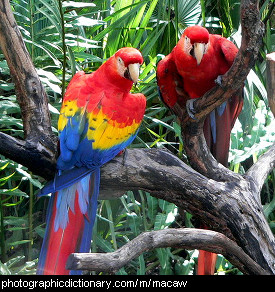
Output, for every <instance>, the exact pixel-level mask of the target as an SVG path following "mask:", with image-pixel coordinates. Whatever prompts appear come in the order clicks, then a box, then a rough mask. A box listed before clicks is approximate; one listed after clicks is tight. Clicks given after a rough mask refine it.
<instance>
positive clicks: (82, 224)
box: [37, 167, 100, 275]
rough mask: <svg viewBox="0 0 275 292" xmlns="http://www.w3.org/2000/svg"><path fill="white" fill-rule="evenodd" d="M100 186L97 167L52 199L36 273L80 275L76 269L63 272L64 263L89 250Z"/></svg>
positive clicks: (54, 195)
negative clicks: (74, 255) (70, 255)
mask: <svg viewBox="0 0 275 292" xmlns="http://www.w3.org/2000/svg"><path fill="white" fill-rule="evenodd" d="M99 185H100V168H99V167H98V168H95V169H94V170H93V171H90V172H89V173H88V175H86V176H85V177H83V178H82V179H80V180H78V181H77V182H76V183H74V184H73V185H71V186H69V187H68V188H65V189H62V190H60V191H58V192H56V193H55V194H53V195H52V196H51V198H50V202H49V206H48V210H47V226H46V233H45V237H44V240H43V245H42V249H41V253H40V257H39V263H38V269H37V273H38V274H67V273H69V274H71V275H75V274H76V275H77V274H81V273H82V271H78V270H77V271H68V270H66V269H65V263H66V261H67V258H68V256H69V254H71V253H74V252H85V253H86V252H89V250H90V245H91V238H92V230H93V226H94V222H95V218H96V212H97V200H98V195H99ZM76 200H77V201H76ZM76 203H78V205H76ZM60 262H62V264H63V266H61V265H62V264H61V263H60Z"/></svg>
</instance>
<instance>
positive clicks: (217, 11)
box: [0, 0, 275, 275]
mask: <svg viewBox="0 0 275 292" xmlns="http://www.w3.org/2000/svg"><path fill="white" fill-rule="evenodd" d="M11 5H12V7H13V10H14V15H15V17H16V20H17V23H18V25H19V27H20V30H21V33H22V35H23V37H24V40H25V43H26V46H27V48H28V51H29V53H30V55H31V58H32V60H33V62H34V64H35V67H36V68H37V70H38V73H39V76H40V78H41V80H42V82H43V84H44V85H45V88H46V90H47V93H48V97H49V102H50V111H51V115H52V127H53V130H54V131H55V132H56V133H57V130H56V127H57V119H58V113H59V109H60V106H61V96H62V94H63V92H64V90H65V88H66V86H67V84H68V82H69V81H70V79H71V78H72V76H73V75H74V74H75V73H76V72H77V71H78V70H84V71H85V72H87V73H89V72H91V71H93V70H95V69H97V68H98V67H99V66H100V65H101V63H102V62H103V61H104V60H106V58H108V57H110V56H111V55H112V54H113V53H114V52H116V51H117V50H118V49H119V48H121V47H124V46H133V47H136V48H138V49H140V50H141V52H142V54H143V56H144V59H145V62H144V64H143V65H142V68H141V75H140V83H139V84H138V86H137V87H135V88H133V91H136V92H140V91H141V92H143V93H144V94H145V95H146V96H147V103H148V106H147V110H146V114H145V117H144V122H143V124H142V127H141V130H140V132H139V136H138V138H137V139H136V140H135V141H134V143H133V144H132V145H131V147H145V148H152V147H157V148H162V147H166V148H168V149H169V150H170V151H172V152H173V153H175V155H178V156H179V157H180V158H182V159H184V160H185V159H186V157H185V153H184V150H183V145H182V140H181V137H180V126H179V125H178V124H177V121H176V119H175V117H174V116H173V115H172V114H171V113H170V112H169V111H168V110H167V109H166V107H165V106H164V105H163V104H162V103H161V102H160V100H159V98H158V92H157V85H156V64H157V62H158V61H159V60H160V59H161V58H162V57H163V55H166V54H168V53H169V52H170V51H171V50H172V48H173V47H174V46H175V44H176V43H177V41H178V39H179V37H180V35H181V33H182V32H183V30H184V29H185V28H186V27H187V26H190V25H194V24H200V25H204V26H206V27H207V28H208V29H209V31H210V32H212V33H219V34H222V35H223V36H225V37H227V38H229V39H230V40H232V41H234V42H235V43H236V44H237V45H240V40H241V29H240V13H239V8H240V1H238V0H218V1H216V0H215V1H214V0H185V1H177V0H123V1H122V0H113V1H111V0H105V1H101V0H95V1H88V0H82V1H81V2H80V1H61V0H20V1H19V0H13V1H11ZM272 6H274V0H266V1H263V0H262V1H260V8H261V10H260V11H261V17H262V20H263V21H264V22H265V25H266V34H265V37H264V43H263V46H262V49H261V52H260V55H259V59H258V61H257V64H256V66H255V68H254V69H253V70H252V71H251V73H250V74H249V76H248V78H247V81H246V84H245V92H244V94H245V102H244V108H243V111H242V113H241V115H240V117H239V119H238V120H237V122H236V125H235V127H234V129H233V131H232V143H231V149H230V168H231V169H232V170H233V171H236V172H240V173H242V172H244V171H245V170H246V169H248V167H249V166H251V165H252V163H253V162H255V161H256V160H257V158H258V157H259V155H260V154H261V153H263V152H264V151H266V149H268V147H270V146H271V145H272V144H273V143H274V142H275V132H274V129H275V122H274V119H273V116H272V114H271V112H270V110H269V108H268V102H267V94H266V75H265V69H266V68H265V66H266V64H265V55H266V54H267V53H270V52H272V51H274V47H275V34H274V20H275V19H274V16H273V18H272V14H270V11H271V8H272ZM0 131H2V132H5V133H8V134H10V135H13V136H15V137H23V125H22V121H21V118H20V108H19V106H18V104H17V103H16V97H15V92H14V85H13V83H12V81H11V77H10V73H9V68H8V66H7V63H6V61H5V59H4V56H3V55H2V54H1V52H0ZM43 184H44V181H43V180H42V179H41V178H39V177H37V176H35V175H33V174H32V173H30V172H29V171H28V170H27V169H26V168H25V167H24V166H22V165H19V164H17V163H15V162H13V161H9V160H8V159H6V158H5V157H3V156H1V155H0V195H1V196H0V215H1V217H0V220H1V221H0V224H1V225H0V228H1V237H0V248H1V262H0V274H34V273H35V271H36V264H37V259H38V255H39V250H40V247H41V243H42V237H43V235H44V230H45V213H46V206H47V201H48V199H47V198H40V199H37V197H36V192H37V191H38V189H39V188H40V187H42V185H43ZM274 187H275V172H274V171H273V172H272V173H271V174H270V176H269V177H268V179H267V180H266V182H265V185H264V187H263V191H262V204H263V207H264V212H265V215H266V218H267V220H268V222H269V224H270V227H271V229H272V230H273V231H274V232H275V221H274V220H275V195H274ZM194 225H196V223H195V220H194V218H192V216H191V215H190V214H188V213H186V212H182V211H181V210H178V208H177V207H176V206H175V205H173V204H171V203H168V202H166V201H163V200H159V199H156V198H154V197H152V196H150V194H149V193H146V192H144V191H135V192H132V191H128V192H127V193H126V194H125V195H123V196H122V197H121V198H119V199H116V200H111V201H108V200H106V201H101V202H100V205H99V208H98V215H97V221H96V224H95V228H94V236H93V242H92V251H93V252H110V251H114V250H116V249H117V248H119V247H121V246H122V245H124V244H125V243H127V242H128V241H130V240H131V239H133V238H135V237H136V236H137V235H139V234H140V233H141V232H143V231H149V230H159V229H163V228H167V227H175V228H176V227H181V226H186V227H193V226H194ZM197 256H198V251H193V250H188V251H187V250H182V249H172V248H166V249H163V248H159V249H156V250H154V251H151V252H147V253H144V254H142V255H141V256H139V257H138V258H137V259H135V260H133V261H132V262H131V263H130V264H129V265H128V266H126V267H124V268H122V269H121V270H119V272H118V274H125V275H126V274H139V275H140V274H142V275H143V274H177V275H179V274H180V275H186V274H194V273H195V265H196V262H197ZM217 273H218V274H240V272H239V271H238V270H237V269H236V268H234V267H233V266H232V265H231V264H230V263H229V262H228V261H226V260H225V259H224V258H223V257H222V256H219V257H218V261H217Z"/></svg>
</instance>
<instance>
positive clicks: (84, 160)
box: [37, 48, 146, 275]
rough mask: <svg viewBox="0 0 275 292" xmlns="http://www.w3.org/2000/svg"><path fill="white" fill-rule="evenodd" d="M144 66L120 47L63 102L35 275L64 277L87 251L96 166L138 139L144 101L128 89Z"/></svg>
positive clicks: (75, 82)
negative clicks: (70, 260) (74, 258)
mask: <svg viewBox="0 0 275 292" xmlns="http://www.w3.org/2000/svg"><path fill="white" fill-rule="evenodd" d="M142 63H143V58H142V55H141V53H140V52H139V51H138V50H136V49H134V48H122V49H120V50H118V51H117V52H116V54H115V55H113V56H112V57H111V58H109V59H108V60H107V61H106V62H105V63H104V64H102V65H101V66H100V67H99V68H98V69H97V70H96V71H95V72H93V73H91V74H85V73H84V72H82V71H81V72H78V73H77V74H75V76H74V77H73V78H72V80H71V82H70V83H69V85H68V88H67V90H66V93H65V96H64V100H63V103H62V107H61V111H60V117H59V121H58V130H59V134H60V156H59V157H58V160H57V174H56V176H55V178H54V180H53V181H50V182H48V183H47V184H46V186H45V187H44V188H43V189H42V190H41V193H40V195H46V194H49V193H52V195H51V198H50V202H49V206H48V210H47V222H46V233H45V237H44V241H43V245H42V250H41V253H40V257H39V263H38V269H37V273H38V274H48V275H49V274H50V275H54V274H57V275H65V274H79V273H81V271H70V270H67V269H66V261H67V259H68V256H69V255H70V254H71V253H75V252H89V249H90V244H91V237H92V229H93V225H94V221H95V216H96V210H97V199H98V194H99V182H100V167H101V166H102V165H103V164H104V163H106V162H108V161H110V160H111V159H112V158H114V157H115V156H116V155H117V154H118V153H119V152H121V151H122V150H123V149H124V148H125V147H127V146H128V145H129V144H130V143H131V142H132V141H133V140H134V139H135V137H136V135H137V132H138V129H139V126H140V124H141V121H142V119H143V115H144V112H145V107H146V98H145V96H144V95H142V94H132V93H130V90H131V88H132V85H133V83H136V82H137V80H138V77H139V67H140V65H141V64H142Z"/></svg>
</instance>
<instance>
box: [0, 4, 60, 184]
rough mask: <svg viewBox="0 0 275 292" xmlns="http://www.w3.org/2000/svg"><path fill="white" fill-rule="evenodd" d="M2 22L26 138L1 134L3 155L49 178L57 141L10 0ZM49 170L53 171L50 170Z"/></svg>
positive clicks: (1, 40)
mask: <svg viewBox="0 0 275 292" xmlns="http://www.w3.org/2000/svg"><path fill="white" fill-rule="evenodd" d="M0 20H1V21H0V46H1V50H2V52H3V54H4V56H5V58H6V60H7V63H8V66H9V68H10V73H11V77H12V79H13V82H14V84H15V90H16V97H17V101H18V104H19V105H20V108H21V113H22V120H23V126H24V134H25V141H24V142H23V141H20V140H17V139H15V138H12V137H9V136H7V135H5V134H3V133H0V141H1V154H3V155H5V156H6V157H8V158H11V159H13V160H16V161H18V158H19V161H20V162H21V163H22V164H24V165H25V166H27V167H28V168H29V169H30V170H32V171H34V172H35V173H38V174H40V175H42V176H44V175H45V177H46V178H49V172H50V171H52V170H53V168H52V165H51V164H52V163H50V162H51V161H54V160H55V155H56V145H57V143H56V142H57V139H56V138H55V136H54V135H53V133H52V130H51V120H50V114H49V111H48V100H47V95H46V92H45V90H44V87H43V86H42V84H41V81H40V79H39V76H38V74H37V72H36V70H35V68H34V66H33V63H32V60H31V57H30V55H29V53H28V51H27V48H26V46H25V43H24V41H23V38H22V35H21V33H20V30H19V28H18V26H17V23H16V21H15V18H14V16H13V13H12V10H11V6H10V3H9V1H8V0H3V1H0ZM19 153H20V155H19ZM30 158H31V159H30ZM41 162H42V163H41ZM49 167H50V169H51V170H49V169H47V168H49ZM44 168H46V170H45V171H43V169H44ZM43 173H44V174H43Z"/></svg>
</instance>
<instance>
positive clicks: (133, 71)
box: [128, 63, 140, 84]
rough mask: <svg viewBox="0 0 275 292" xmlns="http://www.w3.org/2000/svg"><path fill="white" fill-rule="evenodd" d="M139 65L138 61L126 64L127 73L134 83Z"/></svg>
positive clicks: (136, 80)
mask: <svg viewBox="0 0 275 292" xmlns="http://www.w3.org/2000/svg"><path fill="white" fill-rule="evenodd" d="M139 67H140V64H139V63H135V64H129V66H128V70H129V75H130V78H131V80H132V81H133V82H134V84H136V83H137V82H138V78H139Z"/></svg>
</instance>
